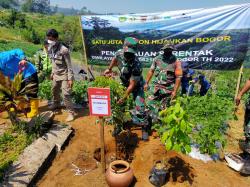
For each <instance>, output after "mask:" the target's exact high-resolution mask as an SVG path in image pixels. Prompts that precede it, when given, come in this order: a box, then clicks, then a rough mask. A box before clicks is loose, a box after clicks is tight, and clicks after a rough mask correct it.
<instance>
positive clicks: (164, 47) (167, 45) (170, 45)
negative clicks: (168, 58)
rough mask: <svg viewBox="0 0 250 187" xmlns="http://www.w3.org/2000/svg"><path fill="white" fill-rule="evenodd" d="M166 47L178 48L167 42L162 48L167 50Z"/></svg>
mask: <svg viewBox="0 0 250 187" xmlns="http://www.w3.org/2000/svg"><path fill="white" fill-rule="evenodd" d="M165 49H172V50H177V49H176V47H175V46H174V45H172V44H166V45H164V46H163V47H162V48H161V50H165Z"/></svg>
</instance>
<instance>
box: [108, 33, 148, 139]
mask: <svg viewBox="0 0 250 187" xmlns="http://www.w3.org/2000/svg"><path fill="white" fill-rule="evenodd" d="M137 45H138V40H137V39H136V38H133V37H127V38H125V41H124V46H123V49H120V50H118V51H117V52H116V54H115V57H114V58H113V59H112V62H111V64H110V65H109V68H108V69H107V70H105V72H104V74H105V75H109V74H111V73H112V68H113V67H115V66H117V67H118V69H119V71H120V79H121V81H122V84H123V86H125V87H126V88H127V90H126V93H125V95H124V97H123V98H121V99H120V100H119V101H118V103H119V104H122V103H124V101H125V100H126V99H127V97H128V96H129V95H130V93H132V94H133V99H134V102H135V113H134V114H132V120H133V123H135V124H138V125H141V126H142V139H143V140H145V141H146V140H148V132H147V125H148V122H147V119H146V114H145V103H144V102H145V99H144V90H143V85H144V82H145V81H144V80H143V77H142V64H141V62H140V61H139V60H138V59H137V57H136V55H135V53H136V50H137Z"/></svg>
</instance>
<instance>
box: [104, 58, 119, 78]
mask: <svg viewBox="0 0 250 187" xmlns="http://www.w3.org/2000/svg"><path fill="white" fill-rule="evenodd" d="M117 64H118V61H117V59H116V58H115V57H114V58H112V61H111V63H110V65H109V67H108V69H106V70H105V71H104V75H108V74H110V73H112V69H113V67H115V66H117Z"/></svg>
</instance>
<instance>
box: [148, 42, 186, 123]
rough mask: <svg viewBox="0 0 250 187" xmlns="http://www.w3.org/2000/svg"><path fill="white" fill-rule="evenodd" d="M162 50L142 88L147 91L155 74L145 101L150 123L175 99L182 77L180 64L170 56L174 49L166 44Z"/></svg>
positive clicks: (156, 119)
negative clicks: (150, 119)
mask: <svg viewBox="0 0 250 187" xmlns="http://www.w3.org/2000/svg"><path fill="white" fill-rule="evenodd" d="M162 50H163V54H159V55H158V56H157V57H156V58H155V59H154V61H153V63H152V65H151V67H150V70H149V72H148V74H147V78H146V84H145V86H144V90H148V87H149V82H150V80H151V79H152V77H153V75H154V74H155V77H154V80H153V81H152V84H151V86H150V89H149V97H148V101H147V108H148V110H149V113H150V117H151V118H152V122H156V121H158V113H159V112H160V111H161V110H163V109H165V108H166V107H167V106H168V105H169V104H170V101H171V99H173V98H175V97H176V94H177V91H178V89H179V87H180V84H181V77H182V66H181V62H180V61H178V60H177V58H176V57H175V56H174V55H173V54H172V52H173V50H176V49H175V47H174V46H172V45H168V44H167V45H165V46H164V47H163V48H162Z"/></svg>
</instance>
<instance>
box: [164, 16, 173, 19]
mask: <svg viewBox="0 0 250 187" xmlns="http://www.w3.org/2000/svg"><path fill="white" fill-rule="evenodd" d="M171 18H172V17H171V16H164V17H163V19H171Z"/></svg>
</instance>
